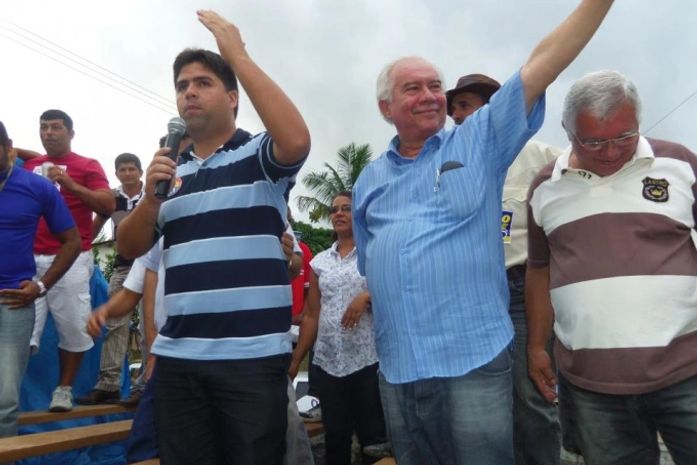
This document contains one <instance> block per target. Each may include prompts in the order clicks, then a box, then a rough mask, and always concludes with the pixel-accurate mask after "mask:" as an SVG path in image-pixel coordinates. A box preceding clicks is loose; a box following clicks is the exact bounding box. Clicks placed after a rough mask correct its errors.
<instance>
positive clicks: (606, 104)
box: [562, 70, 641, 134]
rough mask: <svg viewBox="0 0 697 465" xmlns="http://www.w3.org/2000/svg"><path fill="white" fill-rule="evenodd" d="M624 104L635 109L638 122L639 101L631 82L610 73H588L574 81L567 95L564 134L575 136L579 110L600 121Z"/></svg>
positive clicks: (615, 73) (614, 72) (639, 115)
mask: <svg viewBox="0 0 697 465" xmlns="http://www.w3.org/2000/svg"><path fill="white" fill-rule="evenodd" d="M627 101H629V103H631V105H632V106H633V107H634V111H635V114H636V118H637V121H640V119H641V99H640V98H639V92H638V91H637V88H636V86H635V85H634V83H633V82H632V81H630V80H629V79H628V78H627V77H625V76H624V75H622V74H620V73H619V72H617V71H612V70H603V71H595V72H593V73H588V74H586V75H584V76H583V77H582V78H581V79H579V80H578V81H576V82H575V83H574V84H573V85H572V86H571V89H570V90H569V93H568V94H566V98H565V99H564V110H563V112H562V123H563V124H564V128H565V129H566V131H567V132H569V133H570V134H576V120H577V118H578V115H579V113H581V112H582V111H584V110H585V111H588V112H590V114H591V115H593V116H594V117H596V118H598V119H600V120H603V119H606V118H607V117H609V116H611V115H612V114H613V113H614V112H615V111H616V110H617V109H618V108H619V107H620V105H622V104H623V103H625V102H627Z"/></svg>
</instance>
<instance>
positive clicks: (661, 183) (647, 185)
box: [641, 176, 670, 202]
mask: <svg viewBox="0 0 697 465" xmlns="http://www.w3.org/2000/svg"><path fill="white" fill-rule="evenodd" d="M641 182H642V183H644V188H643V189H642V191H641V193H642V195H643V196H644V198H645V199H646V200H650V201H652V202H667V201H668V197H669V196H668V186H670V183H669V182H668V180H667V179H665V178H664V179H654V178H650V177H648V176H647V177H645V178H644V179H643V180H642V181H641Z"/></svg>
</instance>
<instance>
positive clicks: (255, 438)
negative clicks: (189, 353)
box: [155, 355, 289, 465]
mask: <svg viewBox="0 0 697 465" xmlns="http://www.w3.org/2000/svg"><path fill="white" fill-rule="evenodd" d="M288 364H289V356H288V355H281V356H274V357H267V358H262V359H251V360H210V361H201V360H183V359H175V358H168V357H158V359H157V365H156V366H155V372H156V375H155V424H156V426H157V435H158V445H159V449H160V460H161V463H162V464H163V465H179V464H181V465H221V464H227V465H279V464H280V463H282V462H283V456H284V454H285V439H286V426H287V407H288V394H287V387H288V375H287V371H288Z"/></svg>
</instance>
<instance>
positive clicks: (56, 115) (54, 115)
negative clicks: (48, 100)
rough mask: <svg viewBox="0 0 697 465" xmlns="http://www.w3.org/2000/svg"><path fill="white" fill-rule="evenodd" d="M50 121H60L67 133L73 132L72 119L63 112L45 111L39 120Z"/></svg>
mask: <svg viewBox="0 0 697 465" xmlns="http://www.w3.org/2000/svg"><path fill="white" fill-rule="evenodd" d="M52 119H62V120H63V125H64V126H65V127H66V128H67V129H68V131H72V130H73V119H72V118H71V117H70V116H68V114H67V113H66V112H64V111H63V110H46V111H45V112H43V113H42V114H41V117H40V118H39V120H44V121H50V120H52Z"/></svg>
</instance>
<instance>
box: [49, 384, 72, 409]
mask: <svg viewBox="0 0 697 465" xmlns="http://www.w3.org/2000/svg"><path fill="white" fill-rule="evenodd" d="M72 409H73V388H72V387H71V386H58V387H57V388H56V389H55V391H53V397H52V398H51V405H49V406H48V411H49V412H69V411H71V410H72Z"/></svg>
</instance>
